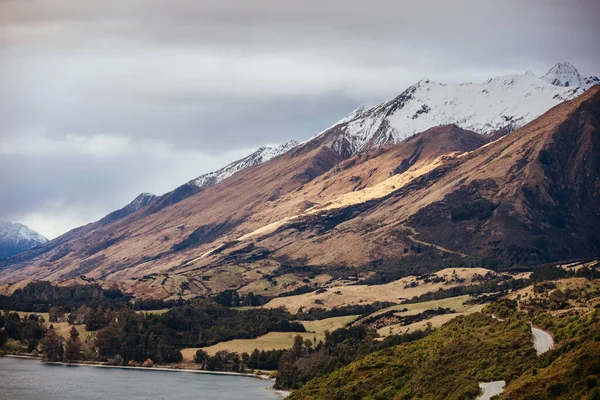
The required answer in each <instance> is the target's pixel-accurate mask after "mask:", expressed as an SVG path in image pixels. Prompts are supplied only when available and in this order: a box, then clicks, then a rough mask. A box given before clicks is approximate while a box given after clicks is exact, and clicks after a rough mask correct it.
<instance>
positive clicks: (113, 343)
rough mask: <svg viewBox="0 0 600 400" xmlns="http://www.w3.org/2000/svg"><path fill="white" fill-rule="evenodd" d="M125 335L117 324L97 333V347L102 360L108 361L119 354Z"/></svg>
mask: <svg viewBox="0 0 600 400" xmlns="http://www.w3.org/2000/svg"><path fill="white" fill-rule="evenodd" d="M122 343H123V334H122V333H121V330H120V329H119V327H118V326H117V325H116V324H114V323H113V324H110V325H108V326H107V327H105V328H102V329H100V330H99V331H98V332H97V333H96V347H97V348H98V355H99V356H100V358H103V359H108V358H111V357H114V356H116V355H117V354H119V352H120V350H121V344H122Z"/></svg>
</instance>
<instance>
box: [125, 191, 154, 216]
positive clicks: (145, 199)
mask: <svg viewBox="0 0 600 400" xmlns="http://www.w3.org/2000/svg"><path fill="white" fill-rule="evenodd" d="M155 198H156V195H155V194H152V193H142V194H140V195H139V196H138V197H136V198H135V199H133V201H132V202H131V203H129V204H128V205H127V206H126V207H128V208H129V210H131V212H134V211H137V210H139V209H140V208H142V207H145V206H146V205H147V204H148V203H150V202H151V201H152V200H154V199H155Z"/></svg>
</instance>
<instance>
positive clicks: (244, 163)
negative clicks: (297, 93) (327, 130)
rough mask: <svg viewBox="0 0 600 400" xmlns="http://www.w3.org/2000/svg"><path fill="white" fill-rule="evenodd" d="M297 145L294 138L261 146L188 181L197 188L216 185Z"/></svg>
mask: <svg viewBox="0 0 600 400" xmlns="http://www.w3.org/2000/svg"><path fill="white" fill-rule="evenodd" d="M298 145H299V143H298V142H297V141H296V140H290V141H289V142H287V143H284V144H282V145H277V146H262V147H261V148H259V149H258V150H256V151H255V152H254V153H252V154H250V155H249V156H247V157H244V158H242V159H241V160H237V161H234V162H232V163H230V164H229V165H227V166H225V167H224V168H221V169H219V170H217V171H214V172H209V173H207V174H204V175H200V176H199V177H198V178H196V179H194V180H192V181H190V182H189V184H191V185H193V186H196V187H199V188H205V187H208V186H213V185H216V184H217V183H219V182H221V181H222V180H224V179H227V178H229V177H230V176H231V175H233V174H235V173H236V172H238V171H241V170H243V169H246V168H248V167H252V166H254V165H258V164H262V163H264V162H266V161H269V160H272V159H273V158H275V157H277V156H280V155H282V154H284V153H287V152H288V151H290V150H291V149H293V148H294V147H296V146H298Z"/></svg>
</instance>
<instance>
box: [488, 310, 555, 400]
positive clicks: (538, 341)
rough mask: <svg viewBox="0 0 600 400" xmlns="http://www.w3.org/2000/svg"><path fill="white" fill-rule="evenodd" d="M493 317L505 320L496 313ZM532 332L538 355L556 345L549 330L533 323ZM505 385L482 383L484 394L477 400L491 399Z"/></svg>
mask: <svg viewBox="0 0 600 400" xmlns="http://www.w3.org/2000/svg"><path fill="white" fill-rule="evenodd" d="M492 318H494V319H496V320H498V321H504V320H503V319H501V318H498V317H496V316H495V315H492ZM531 333H532V334H533V347H535V351H537V353H538V355H540V354H544V353H545V352H547V351H548V350H550V349H551V348H552V347H554V339H553V338H552V336H551V335H550V334H549V333H548V332H546V331H543V330H541V329H538V328H534V327H533V325H532V326H531ZM504 386H506V381H495V382H485V383H480V384H479V387H480V388H481V389H483V394H482V395H481V396H479V397H478V398H477V400H490V399H491V398H492V396H495V395H497V394H500V393H502V392H503V391H504Z"/></svg>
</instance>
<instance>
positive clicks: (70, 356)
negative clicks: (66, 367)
mask: <svg viewBox="0 0 600 400" xmlns="http://www.w3.org/2000/svg"><path fill="white" fill-rule="evenodd" d="M79 359H81V340H80V339H79V331H77V328H75V327H72V328H71V332H69V339H67V343H66V344H65V351H64V355H63V361H64V362H73V361H77V360H79Z"/></svg>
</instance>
